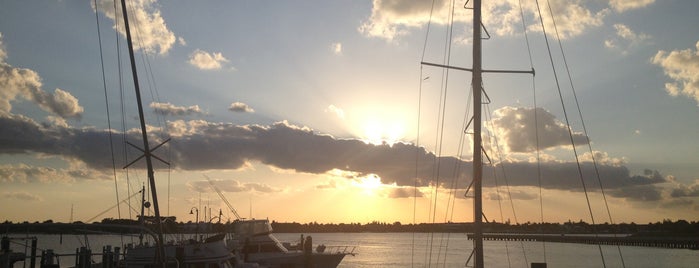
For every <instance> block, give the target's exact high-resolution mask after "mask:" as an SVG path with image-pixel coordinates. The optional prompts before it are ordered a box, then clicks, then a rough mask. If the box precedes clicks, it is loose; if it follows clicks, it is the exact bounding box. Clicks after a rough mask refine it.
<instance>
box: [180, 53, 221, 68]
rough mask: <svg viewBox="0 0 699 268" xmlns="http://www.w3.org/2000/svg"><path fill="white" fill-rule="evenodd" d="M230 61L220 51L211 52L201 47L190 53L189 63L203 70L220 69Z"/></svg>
mask: <svg viewBox="0 0 699 268" xmlns="http://www.w3.org/2000/svg"><path fill="white" fill-rule="evenodd" d="M227 62H228V59H226V58H225V57H223V54H221V53H220V52H214V53H209V52H206V51H203V50H200V49H197V50H195V51H194V52H193V53H192V54H191V55H189V64H191V65H193V66H195V67H197V68H199V69H202V70H218V69H221V68H222V67H223V65H224V64H226V63H227Z"/></svg>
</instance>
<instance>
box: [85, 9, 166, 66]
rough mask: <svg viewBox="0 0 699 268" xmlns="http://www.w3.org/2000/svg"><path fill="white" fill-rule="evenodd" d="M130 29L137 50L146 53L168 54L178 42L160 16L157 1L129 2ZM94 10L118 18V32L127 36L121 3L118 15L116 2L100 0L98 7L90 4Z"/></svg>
mask: <svg viewBox="0 0 699 268" xmlns="http://www.w3.org/2000/svg"><path fill="white" fill-rule="evenodd" d="M129 3H130V6H129V13H128V15H129V27H130V28H131V36H132V37H133V38H135V39H136V40H138V41H136V42H134V43H133V45H134V48H135V49H142V50H144V51H146V52H155V51H156V50H157V51H158V53H159V54H161V55H164V54H166V53H167V52H168V51H169V50H170V48H172V45H173V44H174V43H175V41H176V39H177V38H176V37H175V34H174V33H172V31H170V29H168V28H167V25H166V23H165V20H164V19H163V17H162V16H161V15H160V10H159V9H158V8H157V5H156V0H135V1H129ZM90 4H91V5H92V8H93V9H94V10H96V11H99V12H102V13H103V14H105V16H107V18H110V19H112V20H113V21H115V18H116V17H117V16H118V18H119V20H118V23H117V24H118V28H117V25H116V24H115V26H114V28H117V30H118V32H119V33H120V34H121V35H122V36H124V37H125V36H126V31H125V30H124V20H123V16H122V12H121V10H122V8H121V2H119V1H117V4H116V5H117V7H116V9H117V10H116V13H115V12H114V11H115V10H114V1H112V0H98V1H97V6H96V7H95V4H94V3H93V2H90Z"/></svg>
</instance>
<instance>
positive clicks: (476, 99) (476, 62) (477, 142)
mask: <svg viewBox="0 0 699 268" xmlns="http://www.w3.org/2000/svg"><path fill="white" fill-rule="evenodd" d="M481 54H482V53H481V0H474V1H473V72H472V74H473V78H472V79H471V81H472V83H473V84H472V86H473V188H474V190H473V194H474V201H473V228H474V230H473V247H474V251H475V252H474V254H475V256H474V267H475V268H483V266H484V265H483V194H482V192H483V191H482V183H481V182H482V179H483V160H482V155H481V153H482V141H481V103H482V100H481V99H482V96H481V93H482V91H483V88H482V85H483V77H482V72H483V70H482V61H481Z"/></svg>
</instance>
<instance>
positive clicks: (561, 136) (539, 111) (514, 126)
mask: <svg viewBox="0 0 699 268" xmlns="http://www.w3.org/2000/svg"><path fill="white" fill-rule="evenodd" d="M534 116H535V115H534V109H533V108H526V107H519V108H516V107H503V108H500V109H498V110H496V111H495V112H494V113H493V120H492V122H491V123H492V126H491V127H492V128H494V129H492V131H493V132H494V133H495V135H496V136H497V137H498V138H499V141H500V144H501V145H502V146H503V147H504V148H503V149H504V150H505V151H506V152H519V153H525V152H534V151H536V145H537V134H538V135H539V148H540V149H541V150H545V149H549V148H554V147H559V146H570V135H569V134H568V127H567V126H566V125H565V124H563V123H562V122H560V121H558V120H557V119H556V117H555V116H554V115H553V114H551V113H549V112H548V111H546V110H544V109H543V108H536V121H537V122H538V124H539V128H538V133H537V129H536V128H535V124H534V122H535V120H534V119H535V118H534ZM488 126H490V125H488ZM573 140H574V141H575V144H576V145H581V144H587V142H588V140H587V138H586V137H585V135H583V134H582V133H575V132H574V133H573Z"/></svg>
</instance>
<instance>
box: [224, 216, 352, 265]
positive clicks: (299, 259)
mask: <svg viewBox="0 0 699 268" xmlns="http://www.w3.org/2000/svg"><path fill="white" fill-rule="evenodd" d="M272 232H273V230H272V225H271V224H270V222H269V220H267V219H260V220H256V219H249V220H237V221H235V222H233V230H232V232H231V233H230V234H229V239H228V240H227V243H228V246H229V248H230V249H231V251H233V252H240V255H242V258H243V260H244V261H246V262H252V263H258V264H260V265H264V266H266V267H316V268H334V267H337V266H338V265H339V264H340V262H342V259H343V258H344V257H345V256H347V255H354V247H346V246H325V245H322V244H321V245H317V246H316V247H315V248H314V247H313V238H312V237H311V236H306V238H305V239H304V238H303V235H301V240H300V241H299V242H298V243H297V244H293V245H292V244H291V243H282V242H280V241H279V240H278V239H277V238H276V237H275V236H274V235H273V233H272Z"/></svg>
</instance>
